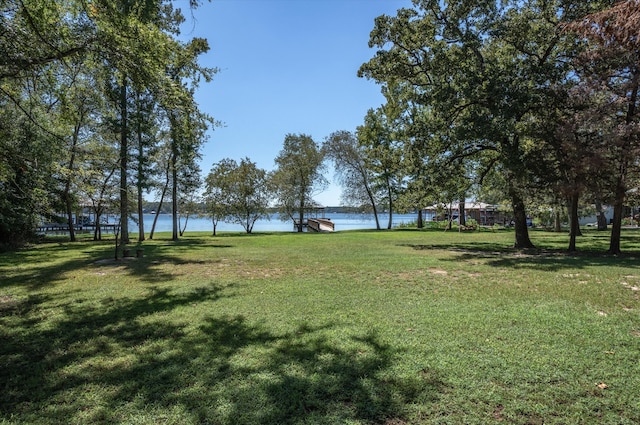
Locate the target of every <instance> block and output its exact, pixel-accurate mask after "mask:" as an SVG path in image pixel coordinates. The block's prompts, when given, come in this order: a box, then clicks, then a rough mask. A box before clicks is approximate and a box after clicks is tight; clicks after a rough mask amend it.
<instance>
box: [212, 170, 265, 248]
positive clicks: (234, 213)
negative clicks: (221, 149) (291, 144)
mask: <svg viewBox="0 0 640 425" xmlns="http://www.w3.org/2000/svg"><path fill="white" fill-rule="evenodd" d="M205 199H206V201H205V203H206V205H207V212H208V215H209V217H211V219H212V221H213V234H214V235H215V232H216V226H217V222H218V221H219V220H223V221H229V222H231V223H237V224H239V225H241V226H242V227H243V228H244V230H245V231H246V232H247V233H251V232H252V231H253V226H254V224H255V223H256V221H258V220H260V219H261V218H267V217H268V214H267V208H268V206H269V200H270V193H269V191H268V184H267V172H266V171H265V170H263V169H260V168H258V167H257V166H256V164H255V163H254V162H251V161H250V160H249V158H243V159H242V160H241V161H240V163H239V164H238V163H237V162H236V161H234V160H233V159H228V158H227V159H223V160H221V161H220V162H218V163H217V164H214V166H213V168H212V169H211V172H210V173H209V175H208V176H207V178H206V190H205Z"/></svg>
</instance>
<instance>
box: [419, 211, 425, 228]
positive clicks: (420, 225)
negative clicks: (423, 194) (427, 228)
mask: <svg viewBox="0 0 640 425" xmlns="http://www.w3.org/2000/svg"><path fill="white" fill-rule="evenodd" d="M422 228H424V221H423V219H422V208H419V209H418V229H422Z"/></svg>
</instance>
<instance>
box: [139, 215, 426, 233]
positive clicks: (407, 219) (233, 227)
mask: <svg viewBox="0 0 640 425" xmlns="http://www.w3.org/2000/svg"><path fill="white" fill-rule="evenodd" d="M154 217H155V215H154V214H145V215H144V228H145V232H147V233H148V232H149V231H150V230H151V226H152V224H153V219H154ZM324 217H325V218H329V219H331V221H332V222H333V223H334V225H335V231H336V232H339V231H341V230H356V229H375V228H376V222H375V218H374V216H373V214H349V213H327V214H325V216H324ZM378 218H379V220H380V227H381V228H383V229H386V228H387V224H388V221H389V215H388V214H380V215H378ZM417 219H418V214H417V213H416V214H394V215H393V227H397V226H399V225H401V224H409V223H412V222H416V221H417ZM182 220H183V221H182V225H184V218H183V219H182ZM425 220H427V218H425ZM171 226H172V222H171V214H159V215H158V222H157V224H156V229H155V231H156V232H170V231H171V230H172V227H171ZM202 231H209V232H212V231H213V224H212V223H211V219H209V218H205V217H189V222H188V223H187V230H186V232H202ZM216 231H218V232H244V228H243V227H242V226H240V225H239V224H233V223H223V222H219V223H218V226H217V228H216ZM253 231H254V232H293V231H294V228H293V222H292V221H291V220H287V221H282V220H280V218H279V215H278V214H272V215H271V219H270V220H258V221H256V224H255V225H254V226H253ZM129 232H130V233H137V232H138V225H137V224H136V223H133V222H132V223H130V224H129Z"/></svg>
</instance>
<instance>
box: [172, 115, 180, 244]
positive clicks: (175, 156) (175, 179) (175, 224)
mask: <svg viewBox="0 0 640 425" xmlns="http://www.w3.org/2000/svg"><path fill="white" fill-rule="evenodd" d="M172 121H173V122H172V124H171V126H172V128H173V127H174V126H175V125H176V124H175V119H173V120H172ZM172 133H174V134H173V135H172V140H171V198H172V199H171V215H172V217H171V222H172V235H171V239H172V240H174V241H177V240H178V239H179V236H178V146H177V143H178V142H177V140H176V136H175V131H172Z"/></svg>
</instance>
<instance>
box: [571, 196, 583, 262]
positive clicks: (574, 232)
mask: <svg viewBox="0 0 640 425" xmlns="http://www.w3.org/2000/svg"><path fill="white" fill-rule="evenodd" d="M579 196H580V195H579V194H578V193H573V194H571V197H570V199H569V208H570V211H569V220H570V222H571V224H570V227H569V228H570V230H569V249H568V251H569V252H575V251H576V237H577V236H579V235H580V223H579V221H578V200H579Z"/></svg>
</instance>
